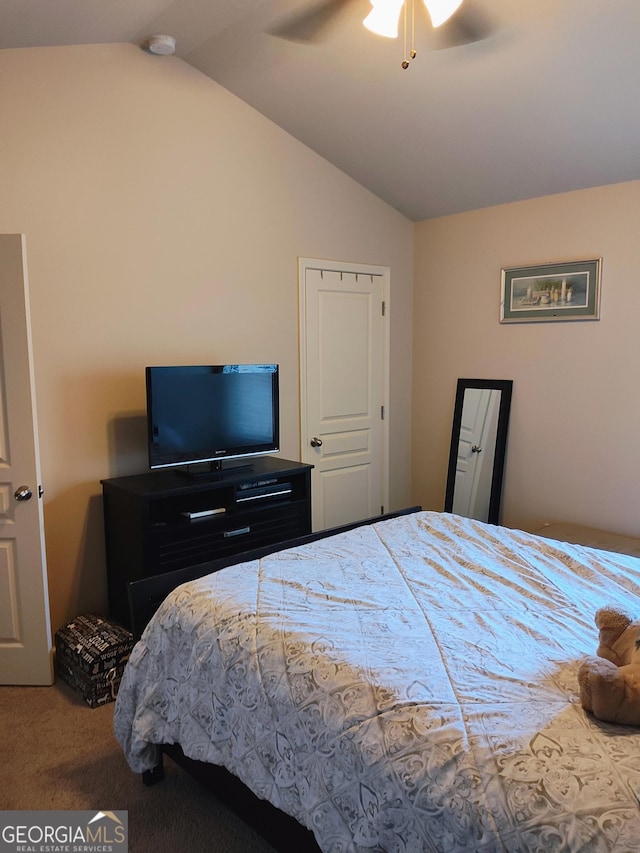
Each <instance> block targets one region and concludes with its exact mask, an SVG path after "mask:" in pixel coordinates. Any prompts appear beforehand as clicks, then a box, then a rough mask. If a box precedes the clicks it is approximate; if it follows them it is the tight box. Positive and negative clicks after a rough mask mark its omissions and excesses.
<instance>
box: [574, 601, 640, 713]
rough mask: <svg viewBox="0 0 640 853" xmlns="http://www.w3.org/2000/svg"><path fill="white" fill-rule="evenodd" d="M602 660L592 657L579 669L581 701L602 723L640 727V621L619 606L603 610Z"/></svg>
mask: <svg viewBox="0 0 640 853" xmlns="http://www.w3.org/2000/svg"><path fill="white" fill-rule="evenodd" d="M595 622H596V625H597V626H598V628H599V629H600V645H599V646H598V651H597V655H598V657H588V658H586V659H585V660H584V662H583V663H582V664H581V665H580V669H579V670H578V684H579V685H580V700H581V702H582V707H583V708H584V709H585V711H588V712H589V713H591V714H593V716H594V717H597V718H598V719H599V720H605V721H606V722H609V723H620V724H622V725H627V726H640V620H636V621H633V620H632V619H631V617H630V616H628V615H627V614H626V613H624V612H623V611H622V610H618V608H616V607H602V608H601V609H600V610H598V612H597V613H596V617H595Z"/></svg>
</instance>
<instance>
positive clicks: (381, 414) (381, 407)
mask: <svg viewBox="0 0 640 853" xmlns="http://www.w3.org/2000/svg"><path fill="white" fill-rule="evenodd" d="M380 420H381V421H383V420H384V406H380Z"/></svg>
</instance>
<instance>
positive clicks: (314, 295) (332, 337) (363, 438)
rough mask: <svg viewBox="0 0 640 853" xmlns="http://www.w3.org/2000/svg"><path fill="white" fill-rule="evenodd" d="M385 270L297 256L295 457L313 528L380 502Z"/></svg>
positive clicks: (354, 516) (367, 511)
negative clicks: (304, 477)
mask: <svg viewBox="0 0 640 853" xmlns="http://www.w3.org/2000/svg"><path fill="white" fill-rule="evenodd" d="M388 275H389V273H388V269H386V268H380V267H367V266H362V265H360V266H357V265H352V264H339V265H337V266H333V267H332V266H329V265H326V264H323V263H322V262H317V261H316V262H314V261H309V260H304V261H301V262H300V305H301V318H300V326H301V329H300V341H301V352H300V356H301V358H300V362H301V407H302V408H301V430H302V431H301V436H302V438H301V443H302V452H301V459H302V461H303V462H308V463H310V464H312V465H314V469H313V471H312V473H311V482H312V499H311V508H312V516H313V529H314V530H323V529H325V528H327V527H333V526H335V525H339V524H347V523H349V522H352V521H359V520H361V519H363V518H369V517H371V516H374V515H378V514H379V513H380V512H381V511H383V508H384V507H385V505H386V503H387V496H386V492H387V480H388V477H387V474H388V472H387V459H388V454H387V429H386V421H385V419H384V414H385V409H386V398H387V376H388V369H387V346H386V341H387V324H388V296H387V294H386V289H387V283H388Z"/></svg>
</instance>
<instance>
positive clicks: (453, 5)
mask: <svg viewBox="0 0 640 853" xmlns="http://www.w3.org/2000/svg"><path fill="white" fill-rule="evenodd" d="M424 5H425V6H426V7H427V12H428V13H429V17H430V18H431V23H432V24H433V26H434V27H439V26H441V24H444V22H445V21H448V20H449V18H450V17H451V16H452V15H453V13H454V12H455V11H456V9H457V8H458V7H459V6H461V5H462V0H424Z"/></svg>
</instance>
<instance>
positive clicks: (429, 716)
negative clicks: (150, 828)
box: [114, 512, 640, 853]
mask: <svg viewBox="0 0 640 853" xmlns="http://www.w3.org/2000/svg"><path fill="white" fill-rule="evenodd" d="M639 602H640V560H638V559H637V558H634V557H631V556H626V555H622V554H613V553H607V552H604V551H599V550H597V549H593V548H587V547H584V546H580V545H569V544H562V543H559V542H555V541H552V540H548V539H543V538H541V537H538V536H534V535H532V534H527V533H524V532H521V531H516V530H510V529H507V528H504V527H499V526H493V525H486V524H483V523H481V522H477V521H472V520H468V519H464V518H461V517H458V516H455V515H450V514H444V513H429V512H420V513H416V514H413V515H408V516H402V517H400V518H396V519H391V520H387V521H382V522H379V523H376V524H373V525H370V526H365V527H360V528H357V529H355V530H352V531H349V532H347V533H343V534H340V535H338V536H335V537H331V538H328V539H323V540H320V541H318V542H314V543H311V544H308V545H303V546H299V547H294V548H291V549H288V550H286V551H281V552H279V553H276V554H273V555H271V556H268V557H265V558H263V559H261V560H258V561H254V562H249V563H243V564H239V565H237V566H233V567H230V568H228V569H224V570H222V571H219V572H216V573H215V574H212V575H208V576H205V577H202V578H200V579H199V580H197V581H194V582H191V583H189V584H185V585H184V586H181V587H179V588H178V589H176V590H175V591H174V592H173V593H172V594H171V595H170V596H169V597H168V598H167V600H166V601H165V602H164V603H163V605H162V606H161V607H160V609H159V610H158V612H157V613H156V615H155V617H154V618H153V619H152V621H151V622H150V623H149V625H148V626H147V628H146V630H145V633H144V635H143V637H142V639H141V640H140V641H139V642H138V643H137V645H136V646H135V648H134V651H133V653H132V655H131V658H130V661H129V663H128V665H127V667H126V669H125V673H124V676H123V679H122V683H121V686H120V691H119V694H118V698H117V702H116V708H115V715H114V726H115V732H116V736H117V738H118V741H119V742H120V744H121V746H122V748H123V750H124V753H125V755H126V758H127V760H128V762H129V764H130V766H131V768H132V769H133V770H134V771H136V772H142V771H144V770H147V769H150V768H152V767H153V766H154V765H155V763H156V761H157V744H160V743H179V744H180V745H181V747H182V749H183V751H184V752H185V754H186V755H187V756H189V757H191V758H194V759H198V760H201V761H205V762H211V763H214V764H218V765H222V766H224V767H226V768H227V769H228V770H230V771H231V772H232V773H234V774H235V775H236V776H237V777H239V778H240V779H241V780H242V781H243V782H244V783H245V784H246V785H247V786H248V787H249V788H250V789H251V790H252V791H253V792H254V793H255V794H257V795H258V796H259V797H261V798H264V799H267V800H269V801H270V802H271V803H273V804H274V805H275V806H277V807H278V808H280V809H282V810H283V811H284V812H286V813H287V814H289V815H292V816H293V817H294V818H296V819H297V820H298V821H299V822H300V823H301V824H302V825H304V826H305V827H307V828H308V829H310V830H312V831H313V833H314V835H315V837H316V840H317V843H318V846H319V847H320V848H321V850H323V851H326V853H365V851H366V852H367V853H371V851H374V853H376V851H380V852H381V851H385V853H392V851H393V853H396V851H397V852H398V853H400V851H402V853H425V851H443V853H455V852H456V851H527V853H530V851H541V853H542V851H544V853H549V852H550V851H572V853H574V851H616V853H623V851H638V850H640V812H639V806H638V799H637V796H638V795H639V794H640V737H639V736H640V730H638V729H634V728H629V727H622V726H616V725H612V724H606V723H601V722H598V721H596V720H594V719H593V718H592V717H591V716H589V715H588V714H587V713H586V712H585V711H584V710H583V709H582V708H581V706H580V704H579V696H578V684H577V669H578V666H579V664H580V661H581V659H582V658H583V657H584V656H585V655H589V654H594V653H595V649H596V648H597V645H598V640H597V630H596V627H595V625H594V621H593V620H594V614H595V612H596V610H597V609H598V608H599V607H601V606H603V605H604V604H613V605H616V606H618V607H622V608H624V609H627V610H633V609H634V607H636V608H637V609H640V608H638V604H639Z"/></svg>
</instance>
